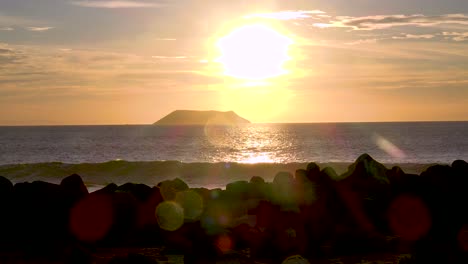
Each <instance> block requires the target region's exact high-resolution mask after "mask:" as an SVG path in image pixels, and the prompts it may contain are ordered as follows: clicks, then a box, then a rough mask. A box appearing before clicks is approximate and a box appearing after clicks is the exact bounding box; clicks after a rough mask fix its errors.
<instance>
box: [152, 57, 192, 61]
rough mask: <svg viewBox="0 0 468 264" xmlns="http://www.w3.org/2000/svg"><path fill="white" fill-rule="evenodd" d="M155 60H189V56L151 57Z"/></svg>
mask: <svg viewBox="0 0 468 264" xmlns="http://www.w3.org/2000/svg"><path fill="white" fill-rule="evenodd" d="M151 58H153V59H158V60H165V59H179V60H180V59H187V56H151Z"/></svg>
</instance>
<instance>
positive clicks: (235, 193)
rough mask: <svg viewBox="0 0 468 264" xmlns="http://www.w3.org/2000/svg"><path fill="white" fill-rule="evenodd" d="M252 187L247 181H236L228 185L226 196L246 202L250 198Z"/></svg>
mask: <svg viewBox="0 0 468 264" xmlns="http://www.w3.org/2000/svg"><path fill="white" fill-rule="evenodd" d="M249 193H250V185H249V183H248V182H247V181H236V182H232V183H229V184H228V185H226V195H228V196H230V198H231V199H237V200H246V199H248V198H249Z"/></svg>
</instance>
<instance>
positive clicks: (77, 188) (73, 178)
mask: <svg viewBox="0 0 468 264" xmlns="http://www.w3.org/2000/svg"><path fill="white" fill-rule="evenodd" d="M60 186H61V187H62V188H63V190H64V191H65V192H66V193H67V194H69V195H70V196H71V197H72V200H73V201H72V202H73V203H74V202H76V201H78V200H79V199H81V198H83V197H84V196H86V195H88V189H87V188H86V186H85V184H84V183H83V180H82V179H81V176H80V175H78V174H72V175H70V176H68V177H66V178H64V179H63V180H62V181H61V182H60Z"/></svg>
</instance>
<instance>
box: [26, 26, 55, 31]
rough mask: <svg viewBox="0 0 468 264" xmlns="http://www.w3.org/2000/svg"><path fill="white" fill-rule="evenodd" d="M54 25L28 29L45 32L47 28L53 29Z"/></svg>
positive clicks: (28, 28) (29, 28)
mask: <svg viewBox="0 0 468 264" xmlns="http://www.w3.org/2000/svg"><path fill="white" fill-rule="evenodd" d="M51 29H53V27H27V28H26V30H29V31H36V32H43V31H47V30H51Z"/></svg>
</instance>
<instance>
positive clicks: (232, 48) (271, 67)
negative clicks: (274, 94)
mask: <svg viewBox="0 0 468 264" xmlns="http://www.w3.org/2000/svg"><path fill="white" fill-rule="evenodd" d="M291 44H293V41H292V40H291V39H290V38H288V37H286V36H284V35H282V34H280V33H279V32H278V31H276V30H274V29H272V28H270V27H268V26H266V25H260V24H255V25H246V26H242V27H240V28H237V29H235V30H234V31H232V32H231V33H230V34H229V35H227V36H225V37H222V38H221V39H219V41H218V42H217V45H218V48H219V49H220V51H221V56H220V57H219V58H218V59H217V60H216V61H217V62H219V63H221V64H222V65H223V66H224V74H225V75H227V76H231V77H235V78H239V79H247V80H264V79H267V78H271V77H277V76H280V75H283V74H286V73H287V71H286V70H285V69H284V64H285V62H286V61H288V60H289V59H290V57H289V55H288V49H289V46H290V45H291Z"/></svg>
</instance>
